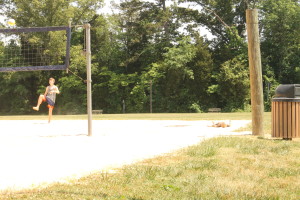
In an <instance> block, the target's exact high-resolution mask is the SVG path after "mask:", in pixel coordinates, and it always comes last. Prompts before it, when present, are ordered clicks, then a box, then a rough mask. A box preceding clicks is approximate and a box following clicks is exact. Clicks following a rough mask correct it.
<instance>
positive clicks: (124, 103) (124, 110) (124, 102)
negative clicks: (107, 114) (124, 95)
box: [122, 99, 126, 114]
mask: <svg viewBox="0 0 300 200" xmlns="http://www.w3.org/2000/svg"><path fill="white" fill-rule="evenodd" d="M122 102H123V114H125V109H126V108H125V106H126V105H125V100H124V99H123V101H122Z"/></svg>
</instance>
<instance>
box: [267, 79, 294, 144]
mask: <svg viewBox="0 0 300 200" xmlns="http://www.w3.org/2000/svg"><path fill="white" fill-rule="evenodd" d="M272 137H277V138H283V139H287V140H291V139H292V138H297V137H300V84H282V85H279V86H278V87H277V88H276V90H275V96H274V97H273V98H272Z"/></svg>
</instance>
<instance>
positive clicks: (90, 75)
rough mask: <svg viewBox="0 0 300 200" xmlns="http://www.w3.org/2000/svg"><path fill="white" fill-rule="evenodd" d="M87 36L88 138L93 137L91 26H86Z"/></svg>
mask: <svg viewBox="0 0 300 200" xmlns="http://www.w3.org/2000/svg"><path fill="white" fill-rule="evenodd" d="M84 27H85V34H86V37H85V38H86V76H87V77H86V80H87V81H86V84H87V114H88V136H92V72H91V66H92V61H91V54H92V53H91V26H90V24H85V25H84Z"/></svg>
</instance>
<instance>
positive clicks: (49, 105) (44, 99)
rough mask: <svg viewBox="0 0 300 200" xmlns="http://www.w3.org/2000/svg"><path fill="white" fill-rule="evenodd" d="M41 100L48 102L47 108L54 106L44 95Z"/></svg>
mask: <svg viewBox="0 0 300 200" xmlns="http://www.w3.org/2000/svg"><path fill="white" fill-rule="evenodd" d="M43 102H47V103H48V108H52V109H53V108H54V104H55V103H54V102H53V101H52V100H51V99H50V98H49V97H45V96H44V98H43Z"/></svg>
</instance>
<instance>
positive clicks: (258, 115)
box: [246, 9, 264, 136]
mask: <svg viewBox="0 0 300 200" xmlns="http://www.w3.org/2000/svg"><path fill="white" fill-rule="evenodd" d="M246 22H247V34H248V56H249V67H250V87H251V109H252V134H253V135H260V136H263V135H264V132H263V114H264V101H263V88H262V68H261V55H260V41H259V31H258V10H257V9H247V10H246Z"/></svg>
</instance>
